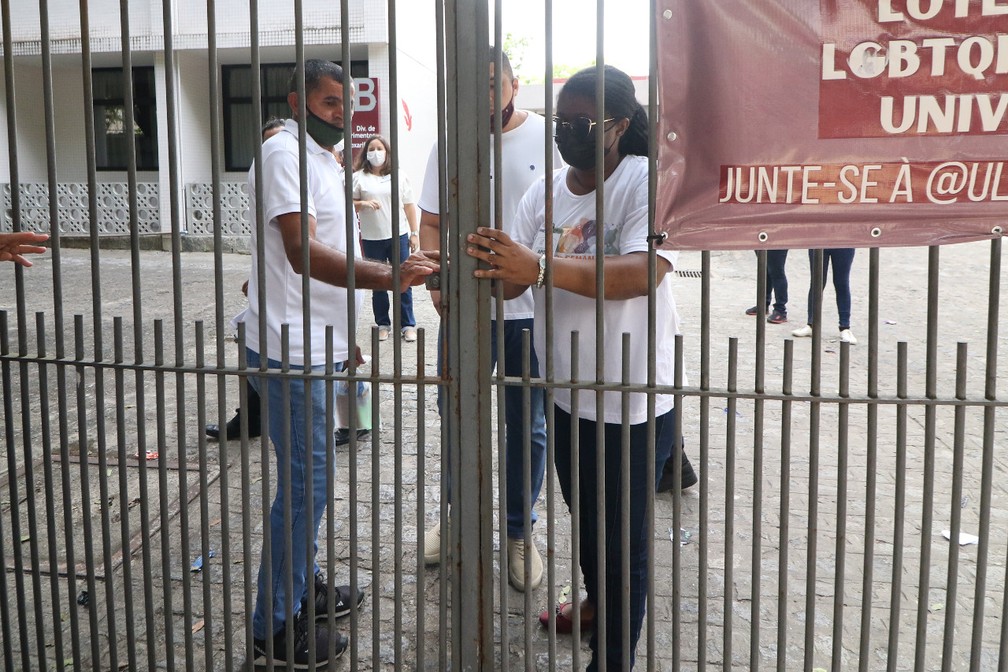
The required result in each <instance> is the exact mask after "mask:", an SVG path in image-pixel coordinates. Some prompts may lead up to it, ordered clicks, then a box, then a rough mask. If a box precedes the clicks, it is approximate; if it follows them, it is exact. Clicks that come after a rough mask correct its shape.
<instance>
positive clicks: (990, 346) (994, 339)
mask: <svg viewBox="0 0 1008 672" xmlns="http://www.w3.org/2000/svg"><path fill="white" fill-rule="evenodd" d="M1000 308H1001V237H1000V236H998V237H997V238H995V239H994V240H992V241H991V251H990V280H989V284H988V290H987V351H986V358H985V360H986V372H985V376H984V399H987V400H988V401H994V400H996V399H997V361H998V350H997V346H998V316H999V312H1000ZM996 410H997V409H996V407H995V406H991V405H988V406H984V425H983V457H982V467H981V470H980V544H979V546H978V548H977V563H976V586H975V588H974V594H973V631H972V633H971V638H970V643H971V646H970V672H978V671H979V669H980V653H981V650H982V648H983V647H982V646H981V643H982V641H983V623H984V602H985V600H984V597H985V593H986V592H987V561H988V558H989V555H990V519H991V515H990V506H991V489H992V486H993V473H992V470H993V467H994V422H995V420H996V419H997V416H996Z"/></svg>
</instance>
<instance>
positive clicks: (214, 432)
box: [206, 408, 260, 441]
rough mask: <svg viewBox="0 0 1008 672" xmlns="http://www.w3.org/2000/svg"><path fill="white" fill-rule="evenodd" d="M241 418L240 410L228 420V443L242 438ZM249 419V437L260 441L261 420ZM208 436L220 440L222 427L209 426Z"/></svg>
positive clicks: (226, 427)
mask: <svg viewBox="0 0 1008 672" xmlns="http://www.w3.org/2000/svg"><path fill="white" fill-rule="evenodd" d="M241 417H242V412H241V409H240V408H236V409H235V414H234V417H233V418H231V419H230V420H228V423H227V425H225V430H226V433H225V437H226V438H227V440H228V441H237V440H238V439H240V438H241ZM254 420H255V422H253V418H249V428H248V436H249V438H250V439H258V438H259V434H260V427H259V419H258V418H255V419H254ZM206 435H207V436H209V437H210V438H211V439H217V440H220V426H219V425H207V426H206Z"/></svg>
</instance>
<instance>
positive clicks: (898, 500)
mask: <svg viewBox="0 0 1008 672" xmlns="http://www.w3.org/2000/svg"><path fill="white" fill-rule="evenodd" d="M908 370H909V366H908V364H907V343H906V341H900V342H899V343H897V344H896V397H897V398H899V399H904V400H905V399H906V398H907V372H908ZM906 449H907V405H906V403H905V402H903V403H899V404H897V405H896V496H895V500H894V503H893V511H895V512H897V514H896V515H895V516H894V525H893V559H892V581H891V584H892V590H891V592H890V594H889V641H888V646H887V649H888V656H887V659H886V671H887V672H896V665H897V662H898V661H899V655H898V654H899V631H900V602H901V600H902V598H903V530H904V525H905V519H906V516H901V515H899V513H898V512H899V511H905V510H906V472H907V452H906Z"/></svg>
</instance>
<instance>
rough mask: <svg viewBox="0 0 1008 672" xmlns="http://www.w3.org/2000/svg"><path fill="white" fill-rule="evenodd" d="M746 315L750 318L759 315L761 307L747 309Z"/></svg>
mask: <svg viewBox="0 0 1008 672" xmlns="http://www.w3.org/2000/svg"><path fill="white" fill-rule="evenodd" d="M745 314H746V315H749V316H752V315H759V306H753V307H752V308H746V311H745Z"/></svg>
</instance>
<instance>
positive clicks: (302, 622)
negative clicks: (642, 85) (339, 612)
mask: <svg viewBox="0 0 1008 672" xmlns="http://www.w3.org/2000/svg"><path fill="white" fill-rule="evenodd" d="M305 616H306V612H305V611H304V610H303V609H302V610H301V612H300V613H299V614H298V615H297V616H295V617H294V627H293V628H291V627H285V628H284V629H282V630H281V631H280V632H278V633H277V634H275V635H274V636H273V657H272V661H273V669H274V670H326V669H329V661H330V660H335V659H336V658H339V657H340V656H342V655H343V653H344V652H345V651H346V650H347V647H348V646H349V644H350V642H349V640H348V639H347V638H346V637H345V636H343V635H341V634H340V633H338V632H330V631H329V629H328V628H327V627H326V625H325V624H324V623H309V622H308V619H307V618H305ZM288 637H291V638H293V640H294V642H293V644H294V658H293V659H292V660H288V654H287V638H288ZM312 639H314V641H315V663H314V664H310V663H309V656H308V648H309V643H310V642H311V641H312ZM252 643H253V647H254V648H255V663H254V665H255V669H256V670H264V669H267V666H268V663H269V661H270V657H269V656H268V655H267V653H266V640H263V639H254V640H253V641H252ZM330 646H334V647H335V654H334V655H333V656H332V657H330V655H329V653H330V652H329V647H330Z"/></svg>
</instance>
